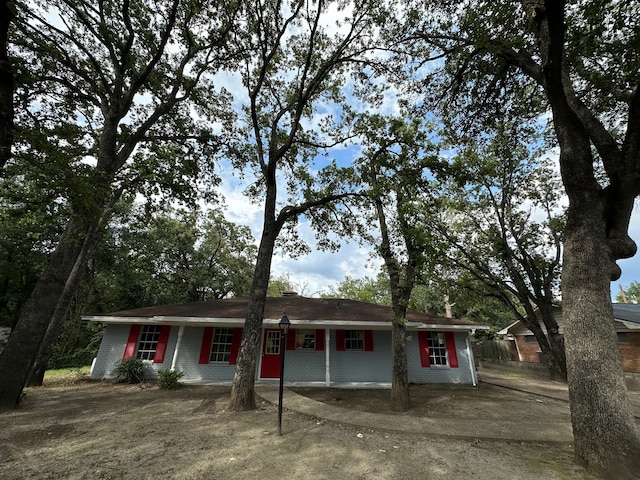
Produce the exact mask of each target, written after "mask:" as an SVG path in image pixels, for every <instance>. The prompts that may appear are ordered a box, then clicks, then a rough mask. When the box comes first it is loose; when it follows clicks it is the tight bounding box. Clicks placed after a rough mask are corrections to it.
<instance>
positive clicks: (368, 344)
mask: <svg viewBox="0 0 640 480" xmlns="http://www.w3.org/2000/svg"><path fill="white" fill-rule="evenodd" d="M364 351H365V352H373V330H365V331H364Z"/></svg>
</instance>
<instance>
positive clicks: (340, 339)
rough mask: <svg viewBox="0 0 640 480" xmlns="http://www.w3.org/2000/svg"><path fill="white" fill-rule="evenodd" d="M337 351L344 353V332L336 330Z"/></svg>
mask: <svg viewBox="0 0 640 480" xmlns="http://www.w3.org/2000/svg"><path fill="white" fill-rule="evenodd" d="M336 351H337V352H344V330H336Z"/></svg>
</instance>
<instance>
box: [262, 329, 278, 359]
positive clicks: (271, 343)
mask: <svg viewBox="0 0 640 480" xmlns="http://www.w3.org/2000/svg"><path fill="white" fill-rule="evenodd" d="M264 353H266V354H267V355H278V354H280V331H279V330H269V331H268V332H267V338H266V345H265V349H264Z"/></svg>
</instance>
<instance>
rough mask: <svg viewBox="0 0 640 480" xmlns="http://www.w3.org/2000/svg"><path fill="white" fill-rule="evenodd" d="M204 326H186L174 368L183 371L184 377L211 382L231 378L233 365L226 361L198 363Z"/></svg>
mask: <svg viewBox="0 0 640 480" xmlns="http://www.w3.org/2000/svg"><path fill="white" fill-rule="evenodd" d="M203 333H204V327H191V328H189V327H186V328H185V329H184V334H183V336H182V342H181V344H180V351H179V352H178V353H179V355H178V359H177V360H176V370H181V371H183V372H184V379H189V380H202V381H207V382H212V383H218V382H220V383H222V382H230V381H232V380H233V372H234V371H235V368H236V367H235V365H229V364H228V363H207V364H202V365H200V364H199V363H198V362H199V360H200V347H201V346H202V335H203Z"/></svg>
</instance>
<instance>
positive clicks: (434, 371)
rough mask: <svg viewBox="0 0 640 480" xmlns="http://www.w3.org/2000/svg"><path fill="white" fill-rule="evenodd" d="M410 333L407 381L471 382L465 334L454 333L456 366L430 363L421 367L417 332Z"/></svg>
mask: <svg viewBox="0 0 640 480" xmlns="http://www.w3.org/2000/svg"><path fill="white" fill-rule="evenodd" d="M410 333H412V334H413V335H412V340H411V341H410V342H407V365H408V369H409V382H411V383H466V384H469V383H473V377H472V372H471V367H472V366H473V369H474V370H475V365H471V363H470V357H469V352H468V350H467V342H466V338H467V334H466V333H456V334H454V338H455V341H456V351H457V355H458V368H451V367H449V366H445V365H431V366H430V367H423V366H422V365H421V363H420V345H419V342H418V335H417V332H410Z"/></svg>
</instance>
